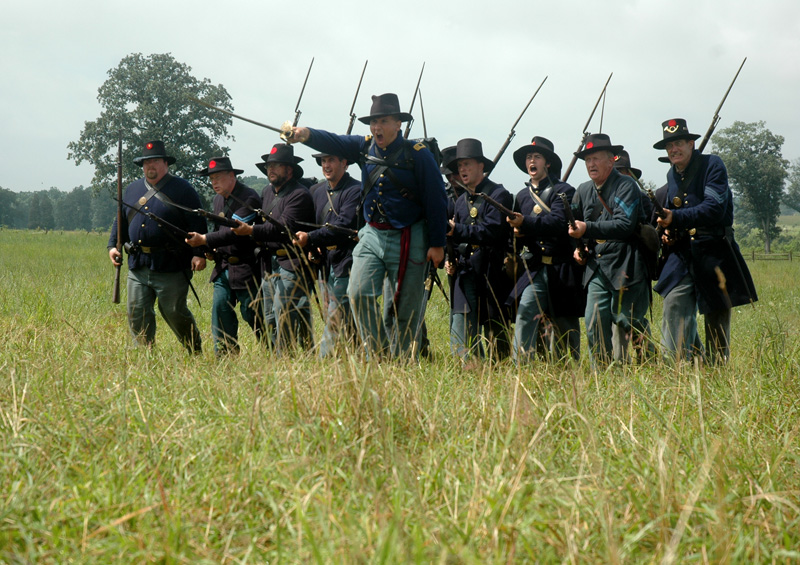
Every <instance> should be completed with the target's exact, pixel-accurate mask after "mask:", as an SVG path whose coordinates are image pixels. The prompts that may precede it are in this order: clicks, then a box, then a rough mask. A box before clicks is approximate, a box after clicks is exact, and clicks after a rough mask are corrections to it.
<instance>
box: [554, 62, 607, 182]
mask: <svg viewBox="0 0 800 565" xmlns="http://www.w3.org/2000/svg"><path fill="white" fill-rule="evenodd" d="M612 76H614V73H613V72H612V73H611V74H610V75H608V80H606V83H605V84H604V85H603V90H601V91H600V96H598V97H597V102H595V103H594V108H592V112H591V113H590V114H589V119H588V120H586V123H585V124H584V126H583V136H582V137H581V142H580V144H578V149H576V150H575V153H577V152H579V151H580V150H581V148H582V147H583V143H584V142H585V141H586V137H587V136H588V135H589V132H588V131H586V130H588V129H589V124H590V123H591V122H592V118H593V117H594V113H595V112H596V111H597V107H598V106H599V105H600V100H602V99H603V95H604V94H605V93H606V88H608V83H609V82H611V77H612ZM577 161H578V156H577V155H573V156H572V160H571V161H570V162H569V166H568V167H567V170H566V171H565V172H564V176H563V177H562V178H561V182H567V179H568V178H569V175H570V173H572V169H574V168H575V163H577Z"/></svg>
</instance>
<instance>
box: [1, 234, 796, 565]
mask: <svg viewBox="0 0 800 565" xmlns="http://www.w3.org/2000/svg"><path fill="white" fill-rule="evenodd" d="M106 238H107V236H106V235H99V234H85V233H63V234H59V233H54V232H51V233H49V234H44V233H40V232H39V233H36V232H20V231H9V230H2V231H0V286H1V287H2V289H3V290H2V294H0V342H1V343H2V347H1V348H0V455H2V457H0V487H1V488H0V562H3V563H6V562H7V563H32V562H40V563H65V562H79V563H111V562H137V563H138V562H151V561H153V562H169V563H203V562H205V563H266V562H269V563H278V562H282V563H308V562H316V563H329V562H334V563H398V562H412V563H525V562H595V563H623V562H624V563H630V562H647V563H651V562H656V561H658V562H664V563H672V562H701V563H706V562H714V563H717V562H734V563H742V562H748V563H749V562H789V561H798V560H800V437H799V436H800V382H799V381H798V374H799V372H800V371H799V369H800V335H798V332H799V331H800V322H799V321H798V320H799V319H800V290H799V289H800V285H798V284H797V280H798V275H799V274H800V264H798V263H797V262H792V263H790V262H778V261H776V262H772V261H764V262H757V263H754V264H751V265H750V267H751V270H752V272H753V276H754V279H755V281H756V284H757V287H758V291H759V294H760V301H759V302H758V305H757V306H756V308H752V307H742V308H737V309H736V311H735V313H734V316H733V324H732V334H733V358H732V360H731V363H730V364H729V366H727V367H725V368H721V369H719V368H717V369H702V368H695V367H691V366H687V367H682V368H670V367H667V366H664V365H660V364H657V365H653V366H646V367H638V366H627V367H615V366H612V367H611V368H609V369H608V370H606V371H605V372H602V373H599V374H592V373H591V372H590V371H589V370H588V364H587V363H586V362H585V361H584V362H583V363H582V364H580V365H574V366H568V367H565V366H561V365H545V364H540V365H536V366H532V367H524V368H521V369H518V368H516V367H514V366H513V365H512V364H511V363H504V364H500V365H496V366H489V365H486V366H485V367H484V368H483V369H482V370H479V371H471V372H468V371H464V370H463V369H462V368H461V366H460V364H458V363H456V362H455V361H454V360H453V359H452V358H451V357H450V356H449V354H448V345H447V343H448V342H447V331H448V330H447V312H446V305H445V303H444V300H443V298H442V297H441V296H440V295H438V294H436V295H434V300H433V303H432V304H431V306H430V308H429V317H428V320H429V324H430V329H431V335H432V340H433V345H434V349H435V359H434V361H433V362H430V363H429V362H423V363H422V364H421V365H419V366H417V365H400V364H391V363H382V364H377V363H364V362H363V361H362V360H361V359H360V356H359V351H352V352H350V353H349V354H348V355H343V356H342V357H340V358H339V359H337V360H335V361H333V360H331V361H326V362H320V361H318V360H317V359H315V358H314V356H313V354H308V355H305V356H296V357H294V358H291V359H290V358H277V359H276V358H272V357H270V356H268V355H267V354H266V353H265V352H264V351H262V350H261V349H259V347H258V345H257V344H256V343H255V341H254V339H253V337H252V335H251V333H250V332H249V329H247V328H244V330H245V331H243V332H242V338H243V339H242V344H243V351H242V354H241V355H240V356H239V357H238V358H233V359H228V360H224V361H217V360H216V359H215V358H214V355H213V353H212V351H211V343H210V313H209V307H210V304H211V286H210V285H208V284H205V283H206V281H207V277H208V272H209V271H205V272H203V273H201V274H200V275H199V276H198V277H196V278H195V284H196V286H197V288H198V292H199V293H200V296H201V299H202V301H203V306H204V308H203V309H200V308H199V307H198V306H197V303H196V302H195V301H194V299H192V302H191V304H190V307H191V308H192V310H193V311H194V313H195V315H196V316H197V318H198V323H199V324H200V327H201V330H202V331H203V335H204V340H205V344H204V345H205V351H204V354H203V355H202V356H201V357H197V358H190V357H189V356H187V355H186V354H185V353H184V352H183V350H182V349H181V348H180V346H179V345H178V343H177V341H176V340H175V339H174V337H173V336H172V334H171V333H170V332H169V330H168V328H167V327H166V325H165V324H164V323H163V321H162V320H161V319H160V318H159V327H158V338H157V347H156V348H155V349H153V350H151V351H148V350H143V349H134V348H131V347H130V343H129V338H128V334H127V328H126V319H125V309H124V292H123V304H122V305H113V304H111V299H110V296H111V284H112V280H113V269H112V267H111V265H110V263H109V261H108V257H107V254H106V251H105V243H106ZM125 272H126V271H125V269H123V275H124V274H125ZM123 280H124V279H123ZM654 310H655V317H656V320H655V321H654V327H655V328H656V329H657V328H658V327H659V323H660V302H656V304H655V305H654ZM317 335H319V333H318V334H317Z"/></svg>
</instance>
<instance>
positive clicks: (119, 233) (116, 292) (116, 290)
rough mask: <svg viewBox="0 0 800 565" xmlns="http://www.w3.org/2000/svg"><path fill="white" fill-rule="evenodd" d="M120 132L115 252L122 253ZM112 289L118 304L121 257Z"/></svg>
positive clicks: (116, 267)
mask: <svg viewBox="0 0 800 565" xmlns="http://www.w3.org/2000/svg"><path fill="white" fill-rule="evenodd" d="M122 217H123V214H122V132H121V131H120V133H119V143H118V144H117V251H119V252H120V254H121V253H122V241H123V237H122ZM115 269H116V271H115V273H114V289H113V290H112V292H111V302H112V303H113V304H119V285H120V275H121V273H122V255H120V264H119V265H116V266H115Z"/></svg>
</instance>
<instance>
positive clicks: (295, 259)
mask: <svg viewBox="0 0 800 565" xmlns="http://www.w3.org/2000/svg"><path fill="white" fill-rule="evenodd" d="M261 158H262V159H263V160H264V162H262V163H256V166H257V167H258V168H259V169H260V170H261V172H263V173H264V174H265V175H267V178H269V181H270V184H269V185H267V186H266V187H264V190H263V191H262V193H261V210H262V211H263V212H264V213H265V214H266V215H267V216H268V217H270V218H272V221H267V222H265V223H263V224H256V225H252V226H251V225H249V224H246V223H244V222H241V221H238V222H237V223H238V224H239V226H238V227H236V228H233V232H234V233H236V234H237V235H252V237H253V239H254V240H255V241H256V242H259V243H263V244H264V246H265V247H264V249H262V252H261V255H260V258H261V264H262V279H263V280H262V282H261V296H262V301H263V310H264V321H265V324H266V326H267V329H268V331H269V335H270V338H271V341H270V343H271V344H272V345H273V347H274V348H275V351H276V352H285V351H286V350H288V349H289V348H290V346H291V344H293V343H295V340H296V343H298V344H299V345H300V346H301V347H303V348H306V349H307V348H310V347H312V346H313V333H312V326H311V304H310V301H309V297H308V295H309V293H310V292H313V291H314V277H313V275H312V274H311V272H310V268H309V263H308V260H307V259H306V258H305V257H304V256H303V252H302V250H300V249H299V248H298V247H296V246H294V245H292V239H293V237H294V236H293V234H294V233H295V232H296V231H298V230H299V229H300V225H299V224H298V223H297V222H298V221H302V222H313V221H314V202H313V200H312V199H311V193H309V192H308V189H307V188H306V187H305V186H304V185H302V184H300V182H299V179H300V178H301V177H302V176H303V169H302V168H301V167H300V165H299V164H298V163H300V162H301V161H302V159H301V158H300V157H295V156H294V149H293V148H292V146H291V145H286V144H284V143H278V144H276V145H275V146H273V148H272V150H271V151H270V152H269V153H268V154H266V155H262V156H261Z"/></svg>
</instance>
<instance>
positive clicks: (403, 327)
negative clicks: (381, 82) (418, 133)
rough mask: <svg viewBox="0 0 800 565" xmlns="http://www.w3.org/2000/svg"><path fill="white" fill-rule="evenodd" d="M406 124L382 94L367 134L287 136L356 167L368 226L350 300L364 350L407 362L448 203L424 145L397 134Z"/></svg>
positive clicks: (393, 101)
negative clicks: (381, 300) (381, 301)
mask: <svg viewBox="0 0 800 565" xmlns="http://www.w3.org/2000/svg"><path fill="white" fill-rule="evenodd" d="M410 119H411V115H410V114H408V113H406V112H402V111H401V110H400V102H399V101H398V99H397V95H396V94H391V93H387V94H382V95H380V96H373V97H372V107H371V110H370V114H369V115H368V116H364V117H361V118H359V121H361V122H362V123H365V124H369V127H370V131H371V133H372V135H370V136H366V137H363V136H357V135H336V134H332V133H329V132H326V131H323V130H318V129H311V128H303V127H299V128H293V130H292V135H291V137H290V138H289V141H290V142H291V143H296V142H301V143H305V144H306V145H308V146H309V147H312V148H314V149H316V150H317V151H322V152H323V153H327V154H333V155H341V156H343V157H344V158H345V159H347V161H348V162H354V163H358V164H359V166H361V170H362V176H361V181H362V196H361V199H362V204H363V219H364V221H365V222H366V225H365V226H364V227H363V228H362V229H361V230H360V231H359V236H358V237H359V241H358V245H356V248H355V249H354V250H353V268H352V270H351V272H350V283H349V286H348V294H349V296H350V303H351V305H352V307H353V312H354V314H355V317H356V323H357V325H358V330H359V334H360V336H361V340H362V341H363V342H364V344H365V347H366V350H367V352H368V353H370V354H373V355H378V356H380V355H383V354H386V353H391V354H392V355H394V356H396V357H400V358H409V354H410V352H411V351H412V346H413V345H414V343H415V334H416V333H417V329H418V328H419V322H420V320H419V318H420V317H421V313H422V311H423V308H422V300H423V299H424V298H425V295H424V291H423V281H424V279H425V275H426V271H427V269H428V267H427V265H428V263H429V262H432V263H433V264H434V265H435V266H438V265H439V264H440V263H441V262H442V260H443V258H444V245H445V232H446V227H447V197H446V195H445V192H444V184H443V183H442V177H441V174H440V172H439V167H438V165H437V163H436V160H435V159H434V157H433V154H432V153H431V152H430V151H428V149H427V148H426V147H425V146H424V144H422V143H417V144H414V143H412V142H410V141H408V140H406V139H404V138H403V136H402V134H401V133H400V127H401V124H402V122H404V121H408V120H410ZM384 279H388V282H389V283H390V284H389V288H390V292H387V293H386V295H385V296H384V304H385V305H386V312H387V313H388V315H389V316H390V317H392V320H386V319H384V316H383V315H382V313H381V309H380V305H379V303H378V297H379V296H381V295H382V294H383V283H384ZM392 291H394V292H392ZM387 322H390V323H387ZM387 327H390V328H391V335H390V334H389V332H387V329H386V328H387Z"/></svg>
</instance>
